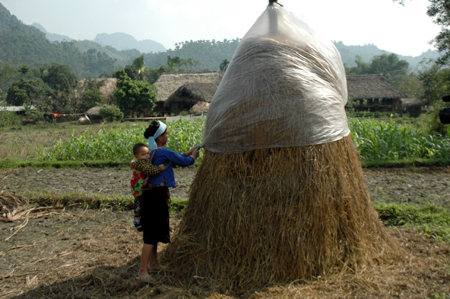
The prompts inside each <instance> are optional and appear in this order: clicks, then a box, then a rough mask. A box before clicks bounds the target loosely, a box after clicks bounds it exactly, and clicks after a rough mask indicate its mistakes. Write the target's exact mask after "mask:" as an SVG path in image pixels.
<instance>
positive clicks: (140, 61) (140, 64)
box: [133, 55, 146, 81]
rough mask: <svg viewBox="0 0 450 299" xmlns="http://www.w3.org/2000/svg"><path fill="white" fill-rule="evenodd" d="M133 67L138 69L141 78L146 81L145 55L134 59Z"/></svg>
mask: <svg viewBox="0 0 450 299" xmlns="http://www.w3.org/2000/svg"><path fill="white" fill-rule="evenodd" d="M133 69H134V70H135V71H136V73H137V77H138V78H139V80H141V81H144V78H145V69H146V67H145V66H144V55H142V56H141V57H138V58H135V59H134V60H133Z"/></svg>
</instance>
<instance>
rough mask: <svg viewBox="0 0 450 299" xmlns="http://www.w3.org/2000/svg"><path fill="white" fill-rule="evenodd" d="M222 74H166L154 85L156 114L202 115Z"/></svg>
mask: <svg viewBox="0 0 450 299" xmlns="http://www.w3.org/2000/svg"><path fill="white" fill-rule="evenodd" d="M222 75H223V73H222V72H198V73H165V74H162V75H161V76H160V77H159V78H158V80H157V81H156V82H155V83H154V85H155V86H156V88H157V92H156V107H155V109H154V110H153V111H154V112H156V113H161V114H164V113H167V114H169V113H175V114H178V113H180V112H181V111H189V110H191V109H192V108H193V107H194V106H196V104H197V103H198V105H197V106H196V107H194V109H193V110H192V111H191V113H194V112H195V113H198V114H201V113H202V111H203V110H205V109H206V111H207V109H208V107H209V103H211V100H212V98H213V96H214V93H215V92H216V90H217V87H218V86H219V83H220V80H222Z"/></svg>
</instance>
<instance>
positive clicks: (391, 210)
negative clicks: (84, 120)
mask: <svg viewBox="0 0 450 299" xmlns="http://www.w3.org/2000/svg"><path fill="white" fill-rule="evenodd" d="M22 195H23V196H24V197H25V198H27V199H28V201H29V203H32V204H37V205H39V206H69V205H76V206H77V207H80V208H89V209H114V210H132V209H133V208H134V198H133V197H132V196H131V195H112V196H111V195H105V194H100V193H98V194H91V193H85V192H70V193H60V192H40V193H36V192H31V191H26V192H24V193H23V194H22ZM187 204H188V200H187V199H183V198H172V200H171V204H170V214H171V215H177V214H180V213H182V212H183V210H184V208H185V207H186V206H187ZM374 207H375V209H376V210H377V212H378V214H379V216H380V219H381V221H382V222H383V223H384V224H385V225H386V226H388V227H392V228H411V229H414V230H417V231H419V232H421V233H422V234H424V235H425V236H427V237H430V238H435V239H437V240H439V241H443V242H446V243H450V211H449V210H448V209H445V208H443V207H441V206H438V205H432V204H427V205H411V204H391V203H380V202H376V203H374ZM130 215H131V214H130Z"/></svg>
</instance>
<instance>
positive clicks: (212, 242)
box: [165, 1, 397, 290]
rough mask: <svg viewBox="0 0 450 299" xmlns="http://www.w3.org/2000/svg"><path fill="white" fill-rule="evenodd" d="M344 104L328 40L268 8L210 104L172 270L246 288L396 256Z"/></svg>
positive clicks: (340, 73) (172, 251)
mask: <svg viewBox="0 0 450 299" xmlns="http://www.w3.org/2000/svg"><path fill="white" fill-rule="evenodd" d="M270 2H273V1H270ZM346 101H347V88H346V77H345V70H344V67H343V64H342V60H341V57H340V54H339V52H338V51H337V49H336V48H335V47H334V45H333V44H332V43H331V41H323V40H322V39H320V38H319V36H318V35H317V34H316V33H315V32H314V31H313V30H312V29H311V28H310V27H309V26H308V25H307V24H306V23H305V22H304V20H303V19H301V18H299V17H297V16H295V15H294V14H292V13H290V12H289V11H287V10H286V9H284V8H283V7H280V6H278V5H277V4H273V5H269V6H268V7H267V9H266V10H265V11H264V13H263V14H262V15H261V16H260V17H259V19H258V20H257V21H256V23H255V24H254V25H253V27H252V28H251V29H250V30H249V31H248V32H247V34H246V35H245V36H244V38H243V39H242V41H241V42H240V44H239V46H238V48H237V50H236V53H235V55H234V56H233V58H232V60H231V62H230V65H229V67H228V69H227V71H226V72H225V74H224V77H223V79H222V81H221V83H220V85H219V88H218V90H217V92H216V94H215V96H214V98H213V100H212V102H211V106H210V109H209V112H208V116H207V120H206V125H205V133H204V138H203V146H204V148H205V155H204V158H203V161H202V164H201V166H200V168H199V170H198V172H197V175H196V177H195V180H194V182H193V184H192V186H191V189H190V196H189V204H188V206H187V208H186V211H185V214H184V216H183V219H182V221H181V223H180V226H179V230H178V232H177V234H176V236H175V238H174V239H173V242H172V243H171V244H170V245H169V247H168V249H167V250H166V253H165V257H166V263H168V268H167V269H168V270H169V271H170V273H171V275H173V276H171V277H174V276H178V277H179V278H180V279H182V280H188V281H191V282H192V281H196V282H197V281H198V280H197V278H198V277H200V278H201V280H202V283H210V284H212V283H213V282H214V283H217V282H219V283H220V284H222V285H225V286H226V289H227V290H230V289H235V288H239V289H242V288H246V289H248V288H251V287H260V286H264V285H267V284H271V283H275V282H283V283H287V282H292V281H294V280H298V279H310V278H312V277H314V276H319V275H321V276H323V275H325V276H326V275H329V274H332V273H338V272H341V271H347V270H348V269H352V270H351V271H353V270H355V269H356V268H359V267H363V266H370V265H373V264H379V263H383V262H384V261H386V260H390V259H392V257H393V256H395V255H396V251H397V245H396V244H395V242H393V241H392V240H391V237H390V235H389V234H388V233H387V231H386V229H385V228H384V226H383V225H382V223H381V222H380V220H379V218H378V215H377V213H376V211H375V210H374V208H373V206H372V202H371V200H370V196H369V192H368V189H367V186H366V182H365V178H364V175H363V172H362V168H361V165H360V162H359V159H358V156H357V153H356V150H355V147H354V144H353V142H352V139H351V136H350V131H349V129H348V124H347V118H346V114H345V111H344V106H345V104H346Z"/></svg>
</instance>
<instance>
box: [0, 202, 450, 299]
mask: <svg viewBox="0 0 450 299" xmlns="http://www.w3.org/2000/svg"><path fill="white" fill-rule="evenodd" d="M33 208H34V209H35V210H33V211H31V212H29V213H28V214H27V215H26V213H25V214H23V213H22V216H23V217H21V218H20V219H17V221H14V222H6V223H3V224H1V226H0V238H1V240H2V242H0V244H1V245H0V261H1V265H2V267H1V268H0V281H1V283H0V297H2V298H371V297H381V298H397V297H401V298H427V297H429V298H435V297H436V296H441V297H437V298H446V297H442V294H447V296H448V294H450V268H449V258H450V246H449V245H448V244H440V243H437V242H436V241H435V240H433V239H429V238H426V237H424V236H422V235H420V234H418V233H417V232H415V231H413V230H392V229H391V230H389V232H390V233H391V234H392V235H393V236H394V237H395V238H396V239H397V240H398V241H399V243H400V244H401V246H402V247H403V248H405V249H406V252H407V255H406V256H405V257H404V260H403V261H402V262H401V263H399V264H392V265H384V266H383V267H380V268H375V269H373V268H372V269H369V268H367V269H362V270H361V271H360V272H358V273H351V272H343V273H340V274H336V275H334V276H330V277H317V278H315V279H312V280H307V281H304V280H298V281H291V282H286V284H284V285H276V286H270V287H267V288H264V289H254V290H245V291H240V292H233V291H232V290H231V291H230V290H225V289H223V287H222V286H221V284H220V282H219V281H211V280H208V279H207V278H204V277H196V279H195V280H196V283H194V284H192V285H183V284H182V282H180V281H175V280H174V279H173V278H172V277H173V276H174V275H173V273H170V272H167V271H166V272H164V271H161V272H158V273H153V277H154V281H153V282H152V283H149V284H147V283H144V282H141V281H139V280H138V279H136V273H137V270H138V264H139V255H140V249H141V246H142V244H141V235H140V234H139V233H137V232H136V231H135V230H134V228H133V227H132V224H131V218H132V212H131V211H126V212H119V211H111V210H103V211H101V210H88V209H62V208H56V209H49V208H48V207H47V208H46V210H39V209H38V208H39V207H36V206H34V207H33V206H28V205H26V204H25V205H23V206H22V207H19V210H18V212H19V213H20V212H23V211H27V210H30V209H33ZM32 218H33V219H32ZM25 222H26V223H25ZM171 223H172V225H174V226H175V225H176V224H177V223H178V220H177V219H176V218H173V219H172V222H171ZM24 224H25V225H24ZM17 228H20V230H18V231H17ZM15 232H16V234H15V235H14V236H12V237H10V236H11V235H12V234H13V233H15ZM7 238H9V239H8V241H5V239H7ZM159 249H160V250H164V246H161V247H160V248H159ZM267 271H270V269H267ZM444 296H445V295H444Z"/></svg>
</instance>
